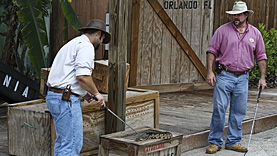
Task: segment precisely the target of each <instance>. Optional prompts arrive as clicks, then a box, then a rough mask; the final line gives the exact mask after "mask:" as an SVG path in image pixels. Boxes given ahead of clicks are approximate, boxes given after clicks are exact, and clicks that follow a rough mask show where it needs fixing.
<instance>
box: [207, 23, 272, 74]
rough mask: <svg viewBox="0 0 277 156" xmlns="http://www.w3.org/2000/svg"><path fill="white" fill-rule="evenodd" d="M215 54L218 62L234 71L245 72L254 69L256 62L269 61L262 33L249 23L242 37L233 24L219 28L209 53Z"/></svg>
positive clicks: (212, 40)
mask: <svg viewBox="0 0 277 156" xmlns="http://www.w3.org/2000/svg"><path fill="white" fill-rule="evenodd" d="M208 52H210V53H213V54H214V55H215V57H216V61H217V62H219V63H220V64H224V65H225V66H227V67H228V69H229V70H232V71H245V70H248V69H251V68H253V67H254V56H256V61H260V60H264V59H267V57H266V53H265V46H264V41H263V37H262V35H261V33H260V31H259V30H258V29H257V28H255V27H254V26H252V25H251V24H248V23H247V27H246V29H245V33H244V34H243V36H242V37H240V35H239V32H238V30H237V29H236V27H235V25H234V24H233V22H230V23H226V24H224V25H222V26H221V27H219V28H218V29H217V30H216V32H215V34H214V36H213V37H212V39H211V42H210V45H209V48H208V50H207V53H208Z"/></svg>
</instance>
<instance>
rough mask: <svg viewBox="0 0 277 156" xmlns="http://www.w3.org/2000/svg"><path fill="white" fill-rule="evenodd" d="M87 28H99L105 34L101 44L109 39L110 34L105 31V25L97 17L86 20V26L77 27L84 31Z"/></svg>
mask: <svg viewBox="0 0 277 156" xmlns="http://www.w3.org/2000/svg"><path fill="white" fill-rule="evenodd" d="M88 29H94V30H100V31H102V32H103V33H104V34H105V39H104V40H103V44H107V43H109V42H110V40H111V34H110V33H108V32H107V31H106V25H105V23H104V22H103V21H101V20H98V19H93V20H91V21H89V22H88V24H87V26H85V27H82V28H79V29H78V30H79V31H81V32H84V31H85V30H88Z"/></svg>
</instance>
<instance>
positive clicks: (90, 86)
mask: <svg viewBox="0 0 277 156" xmlns="http://www.w3.org/2000/svg"><path fill="white" fill-rule="evenodd" d="M77 80H78V83H79V84H80V86H81V87H82V88H83V89H84V90H86V91H87V92H88V93H90V94H93V95H95V97H96V98H97V99H98V101H97V103H98V104H99V105H101V106H102V105H104V107H105V106H106V105H105V101H104V97H103V96H102V95H101V94H100V93H99V92H98V90H97V88H96V86H95V84H94V82H93V80H92V77H91V76H90V75H81V76H77ZM86 96H87V95H86ZM89 98H91V97H89ZM88 101H89V100H88Z"/></svg>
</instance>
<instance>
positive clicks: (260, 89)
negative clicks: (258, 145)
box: [244, 87, 262, 156]
mask: <svg viewBox="0 0 277 156" xmlns="http://www.w3.org/2000/svg"><path fill="white" fill-rule="evenodd" d="M261 92H262V87H260V88H259V95H258V99H257V105H256V111H255V114H254V119H253V123H252V128H251V132H250V136H249V140H248V145H247V151H246V152H245V154H244V156H245V155H246V153H247V152H248V149H249V146H250V142H251V137H252V133H253V129H254V124H255V120H256V115H257V111H258V105H259V101H260V96H261Z"/></svg>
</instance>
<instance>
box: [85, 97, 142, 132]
mask: <svg viewBox="0 0 277 156" xmlns="http://www.w3.org/2000/svg"><path fill="white" fill-rule="evenodd" d="M91 98H93V99H94V100H95V101H98V99H97V98H96V97H95V96H94V95H91ZM105 108H106V109H107V110H108V111H109V112H110V113H111V114H112V115H114V116H115V117H116V118H117V119H119V120H120V121H121V122H123V123H124V124H125V125H127V126H128V127H129V128H131V129H132V130H133V131H134V132H136V133H137V134H138V135H140V134H139V133H138V132H137V131H136V130H135V129H134V128H133V127H131V126H130V125H129V124H127V123H126V122H125V121H124V120H122V119H121V118H120V117H119V116H118V115H116V114H115V113H114V112H113V111H112V110H110V109H109V108H108V107H107V106H105Z"/></svg>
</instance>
